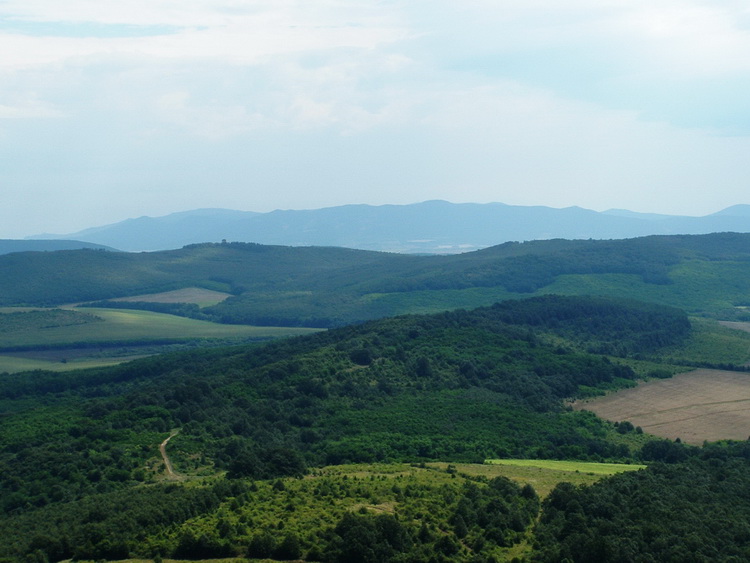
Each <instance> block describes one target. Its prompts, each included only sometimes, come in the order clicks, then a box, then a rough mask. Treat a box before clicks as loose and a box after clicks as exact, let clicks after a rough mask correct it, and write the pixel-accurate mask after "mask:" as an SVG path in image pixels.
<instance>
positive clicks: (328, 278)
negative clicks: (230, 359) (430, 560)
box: [0, 233, 750, 327]
mask: <svg viewBox="0 0 750 563" xmlns="http://www.w3.org/2000/svg"><path fill="white" fill-rule="evenodd" d="M189 287H199V288H205V289H211V290H216V291H224V292H229V293H231V294H232V295H233V297H231V298H229V299H227V300H226V301H223V302H221V303H218V304H216V305H214V306H211V307H204V308H199V307H197V306H185V305H180V304H171V305H165V304H154V303H141V304H138V303H135V304H134V303H125V304H123V303H122V302H119V303H116V302H115V303H113V302H110V301H107V300H109V299H114V298H119V297H126V296H135V295H141V294H146V293H156V292H161V291H169V290H175V289H181V288H189ZM545 293H558V294H577V295H585V294H590V295H615V296H627V297H630V298H633V299H639V300H647V301H654V302H657V303H662V304H667V305H671V306H676V307H679V308H683V309H685V310H687V311H688V312H690V313H692V314H703V315H710V316H718V317H722V318H744V317H743V315H744V316H747V313H746V312H745V310H744V309H738V307H743V306H745V305H747V304H748V303H747V300H748V297H747V296H748V295H749V294H750V234H734V233H720V234H712V235H696V236H652V237H644V238H639V239H629V240H615V241H601V240H577V241H566V240H551V241H533V242H526V243H506V244H503V245H500V246H496V247H492V248H488V249H485V250H481V251H477V252H470V253H466V254H460V255H453V256H407V255H398V254H388V253H377V252H367V251H357V250H348V249H341V248H320V247H303V248H292V247H279V246H261V245H255V244H240V243H229V244H204V245H192V246H189V247H185V248H183V249H181V250H175V251H167V252H152V253H136V254H129V253H111V252H103V251H91V250H88V251H86V250H81V251H61V252H51V253H17V254H10V255H6V256H0V305H44V306H55V305H60V304H66V303H77V302H89V301H102V300H103V301H104V302H100V303H97V305H99V306H107V307H129V308H133V307H139V306H140V307H142V308H146V309H152V310H158V311H159V312H172V313H175V314H180V315H187V316H194V317H196V318H201V319H206V320H215V321H219V322H223V323H242V324H255V325H271V326H272V325H276V326H317V327H330V326H339V325H342V324H348V323H350V322H355V321H362V320H367V319H374V318H382V317H387V316H393V315H397V314H404V313H425V312H434V311H441V310H450V309H455V308H473V307H476V306H482V305H490V304H492V303H494V302H496V301H499V300H505V299H518V298H522V297H527V296H529V295H537V294H545Z"/></svg>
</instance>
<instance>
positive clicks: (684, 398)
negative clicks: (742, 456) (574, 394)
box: [573, 369, 750, 445]
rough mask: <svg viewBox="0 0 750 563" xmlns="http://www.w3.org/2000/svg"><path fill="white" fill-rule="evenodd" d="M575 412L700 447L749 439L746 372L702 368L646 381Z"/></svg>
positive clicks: (748, 379)
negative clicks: (712, 443)
mask: <svg viewBox="0 0 750 563" xmlns="http://www.w3.org/2000/svg"><path fill="white" fill-rule="evenodd" d="M573 408H575V409H577V410H589V411H593V412H594V413H596V414H597V415H598V416H600V417H602V418H605V419H608V420H612V421H625V420H627V421H630V422H632V423H633V424H634V425H635V426H640V427H641V428H642V429H643V430H644V431H645V432H648V433H650V434H654V435H656V436H662V437H664V438H670V439H676V438H680V439H681V440H682V441H683V442H686V443H689V444H696V445H700V444H703V442H704V441H706V440H708V441H715V440H722V439H732V440H746V439H747V438H748V436H750V374H748V373H740V372H733V371H719V370H709V369H700V370H695V371H691V372H688V373H682V374H679V375H675V376H674V377H672V378H671V379H660V380H654V381H648V382H646V383H643V384H641V385H639V386H638V387H634V388H632V389H625V390H622V391H618V392H617V393H613V394H612V395H608V396H606V397H599V398H595V399H587V400H585V401H577V402H576V403H575V404H574V405H573Z"/></svg>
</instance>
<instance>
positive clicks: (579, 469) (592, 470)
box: [485, 459, 646, 481]
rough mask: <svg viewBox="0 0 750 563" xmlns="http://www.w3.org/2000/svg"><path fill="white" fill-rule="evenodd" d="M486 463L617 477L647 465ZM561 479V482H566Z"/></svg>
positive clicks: (537, 461) (534, 461) (535, 461)
mask: <svg viewBox="0 0 750 563" xmlns="http://www.w3.org/2000/svg"><path fill="white" fill-rule="evenodd" d="M485 463H487V464H489V465H506V466H514V467H536V468H539V469H547V470H551V471H557V472H560V471H564V472H573V473H589V474H593V475H601V476H606V475H616V474H617V473H622V472H623V471H638V470H639V469H645V468H646V466H645V465H638V464H625V463H595V462H589V461H567V460H556V459H555V460H553V459H488V460H486V461H485ZM565 480H566V479H565V478H561V479H560V481H565Z"/></svg>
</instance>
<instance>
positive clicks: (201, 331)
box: [0, 308, 317, 373]
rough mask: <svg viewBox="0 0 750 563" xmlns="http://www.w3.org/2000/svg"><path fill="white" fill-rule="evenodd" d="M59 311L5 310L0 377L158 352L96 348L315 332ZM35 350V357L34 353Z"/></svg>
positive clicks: (121, 312)
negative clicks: (49, 354)
mask: <svg viewBox="0 0 750 563" xmlns="http://www.w3.org/2000/svg"><path fill="white" fill-rule="evenodd" d="M60 312H61V310H59V309H48V310H44V309H33V310H30V309H22V308H18V309H12V308H4V309H3V310H2V314H0V351H2V355H0V372H8V373H16V372H20V371H30V370H36V369H45V370H53V371H68V370H72V369H79V368H88V367H102V366H108V365H114V364H118V363H121V362H124V361H127V360H131V359H135V358H138V357H141V356H143V355H149V354H153V353H157V352H158V351H159V350H158V349H151V350H147V351H145V353H143V352H139V351H138V350H128V349H127V348H123V349H122V350H121V351H120V352H119V353H107V354H101V353H100V348H102V349H104V348H106V349H108V350H109V351H110V352H112V351H113V350H114V349H115V348H117V347H126V346H128V345H133V344H138V345H141V346H143V345H146V346H147V345H149V344H153V345H154V346H152V348H154V347H156V346H159V345H164V344H168V343H173V344H176V343H180V342H202V341H205V342H214V343H217V342H218V343H225V344H232V343H239V342H243V341H248V340H266V339H271V338H280V337H286V336H295V335H300V334H307V333H310V332H315V331H316V330H317V329H305V328H285V327H258V326H249V325H225V324H218V323H213V322H209V321H200V320H195V319H189V318H185V317H177V316H175V315H168V314H165V313H154V312H151V311H140V310H131V309H94V308H92V309H88V308H87V309H85V310H84V311H79V310H70V309H66V310H64V311H63V312H64V313H66V315H65V318H64V319H62V320H61V316H62V315H60V314H59V313H60ZM13 313H33V317H29V318H28V319H27V318H26V317H27V315H18V314H16V315H14V314H13ZM77 347H80V348H83V349H84V352H83V353H81V352H80V351H76V352H75V353H73V352H71V353H66V354H62V356H63V357H65V358H66V359H65V361H61V360H60V358H54V357H46V356H45V354H44V353H43V352H42V351H49V350H55V349H57V350H70V349H73V348H77ZM35 350H37V351H39V353H34V351H35ZM89 350H90V353H89V352H88V351H89ZM19 351H20V352H19Z"/></svg>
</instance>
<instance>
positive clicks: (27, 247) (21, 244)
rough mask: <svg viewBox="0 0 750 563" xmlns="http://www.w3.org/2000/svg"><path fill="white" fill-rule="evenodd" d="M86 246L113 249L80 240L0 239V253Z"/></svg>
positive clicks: (71, 248)
mask: <svg viewBox="0 0 750 563" xmlns="http://www.w3.org/2000/svg"><path fill="white" fill-rule="evenodd" d="M81 248H88V249H93V250H115V249H114V248H111V247H109V246H104V245H101V244H96V243H93V242H83V241H80V240H13V239H0V254H9V253H11V252H30V251H34V252H53V251H55V250H77V249H81Z"/></svg>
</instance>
